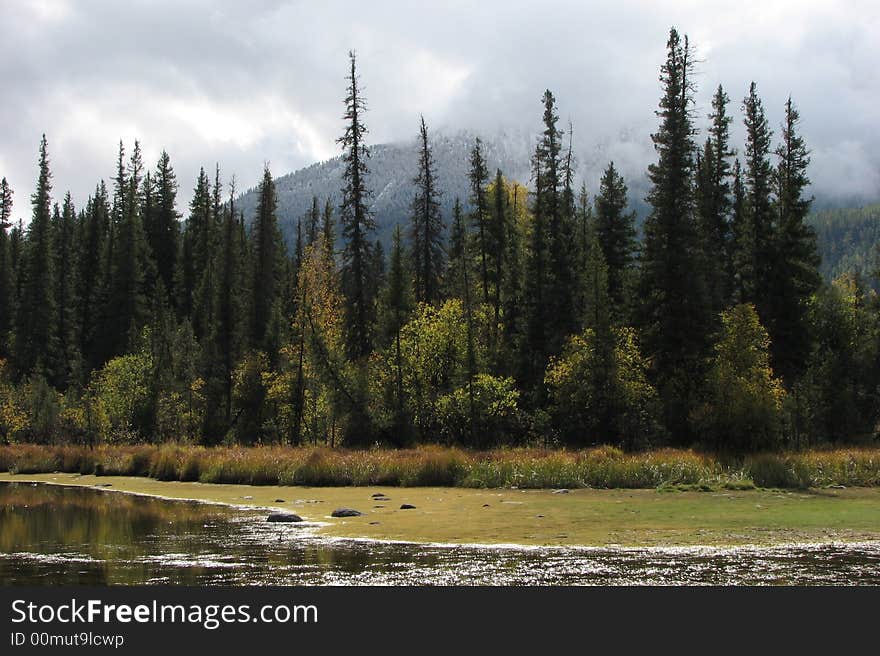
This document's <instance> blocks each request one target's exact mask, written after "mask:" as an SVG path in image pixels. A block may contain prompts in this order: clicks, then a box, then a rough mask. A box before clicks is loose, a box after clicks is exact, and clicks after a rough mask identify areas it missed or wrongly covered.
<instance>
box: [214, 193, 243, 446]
mask: <svg viewBox="0 0 880 656" xmlns="http://www.w3.org/2000/svg"><path fill="white" fill-rule="evenodd" d="M222 215H223V225H222V227H221V231H220V248H219V249H218V252H217V265H216V272H217V285H216V287H215V290H214V306H215V309H214V312H213V315H214V317H215V321H214V323H213V325H212V326H211V344H212V346H211V352H210V357H211V361H212V365H213V366H212V374H213V376H212V378H213V379H214V380H212V381H211V382H212V383H214V384H215V385H216V390H217V392H216V393H217V396H218V397H219V400H220V403H219V405H220V407H221V408H222V415H221V417H222V422H217V421H215V422H214V426H212V427H207V426H206V428H208V429H209V430H208V431H206V432H208V434H209V436H214V435H216V436H221V435H223V434H225V432H226V431H228V430H229V428H230V427H231V424H232V384H233V373H234V371H235V366H236V364H237V363H238V362H239V360H240V358H241V354H242V351H243V346H244V326H243V321H242V319H243V318H244V317H243V314H244V313H243V311H242V306H243V303H242V294H244V293H246V289H245V280H244V262H242V249H241V247H240V244H239V238H240V237H239V226H238V221H237V219H236V214H235V180H233V181H232V182H230V185H229V203H228V205H227V207H226V208H224V210H223V211H222ZM215 381H216V382H215Z"/></svg>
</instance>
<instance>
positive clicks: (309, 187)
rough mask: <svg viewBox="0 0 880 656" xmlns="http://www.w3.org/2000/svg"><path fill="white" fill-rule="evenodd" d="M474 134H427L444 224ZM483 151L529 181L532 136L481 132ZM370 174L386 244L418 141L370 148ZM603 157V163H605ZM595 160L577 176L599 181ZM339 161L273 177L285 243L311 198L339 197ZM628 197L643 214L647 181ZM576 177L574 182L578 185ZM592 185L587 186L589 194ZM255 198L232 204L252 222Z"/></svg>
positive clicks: (404, 213)
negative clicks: (439, 192)
mask: <svg viewBox="0 0 880 656" xmlns="http://www.w3.org/2000/svg"><path fill="white" fill-rule="evenodd" d="M475 139H476V135H475V134H473V133H471V132H466V131H460V132H456V133H453V134H449V135H447V134H444V133H442V132H436V133H435V134H434V136H433V137H432V139H431V146H432V149H433V155H434V162H435V166H436V173H437V187H438V189H440V190H441V192H442V197H441V205H442V211H443V216H444V219H445V220H446V222H447V224H448V223H449V217H450V216H451V214H452V206H453V204H454V203H455V199H456V197H458V198H460V199H461V201H462V203H463V204H464V205H467V199H468V196H469V195H470V184H469V182H468V171H469V169H470V153H471V149H472V148H473V146H474V140H475ZM481 139H482V141H483V155H484V157H485V158H486V163H487V165H488V170H489V174H490V177H493V176H494V175H495V170H496V169H499V168H500V169H501V171H502V173H503V174H504V176H505V177H506V178H507V179H512V180H516V181H518V182H519V183H521V184H523V185H528V184H529V180H530V177H531V172H530V160H531V155H532V153H533V152H534V147H535V139H536V137H535V136H534V135H532V134H528V133H526V132H503V131H502V132H498V133H497V134H496V135H493V136H481ZM370 152H371V157H370V161H369V167H370V176H369V178H368V180H367V183H368V185H369V187H370V189H372V190H373V200H372V205H371V209H372V212H373V216H374V217H375V220H376V237H377V238H378V239H380V240H382V241H383V243H384V244H385V245H386V246H387V245H388V244H389V243H390V241H391V233H392V231H393V229H394V226H395V225H397V224H398V223H401V224H404V225H405V224H406V223H407V222H408V221H409V218H410V204H411V202H412V198H413V193H414V191H415V190H414V187H413V183H412V180H413V178H414V177H415V174H416V166H417V162H418V144H417V143H416V140H415V139H412V140H411V141H408V142H400V143H389V144H378V145H373V146H371V147H370ZM606 164H607V162H603V163H601V167H604V166H605V165H606ZM599 166H600V165H599V164H598V162H597V163H596V164H595V165H590V166H587V167H584V168H585V169H587V170H584V171H578V174H579V176H578V180H580V179H581V178H586V179H587V180H597V179H598V177H599V175H600V174H601V168H599ZM342 172H343V163H342V159H341V157H334V158H332V159H329V160H327V161H324V162H318V163H316V164H312V165H311V166H308V167H306V168H303V169H300V170H299V171H295V172H294V173H289V174H287V175H284V176H281V177H279V178H277V179H276V181H275V183H276V192H277V196H278V218H279V224H280V226H281V231H282V234H284V237H285V239H286V240H287V243H288V245H292V243H293V239H294V235H295V234H296V222H297V221H298V220H299V219H301V218H302V217H303V216H304V215H305V214H306V212H307V211H308V210H309V208H310V207H311V204H312V197H313V196H317V197H318V199H319V201H320V202H321V204H322V206H323V203H324V200H325V199H326V198H328V197H329V198H330V199H331V200H332V202H333V204H334V205H335V206H337V207H338V206H339V203H340V201H341V194H340V191H339V190H340V189H341V187H342ZM627 183H628V184H630V196H631V202H632V204H633V207H634V208H635V209H636V211H637V213H638V214H639V215H640V216H642V215H644V214H645V213H646V212H645V205H644V201H642V200H641V199H642V198H644V196H645V192H646V188H647V186H646V185H647V183H646V181H644V182H642V181H635V182H633V181H630V180H627ZM579 184H580V182H578V185H579ZM593 191H595V190H593V189H591V190H590V192H591V193H592V192H593ZM258 202H259V197H258V191H257V189H250V190H249V191H247V192H246V193H244V194H243V195H242V196H241V197H240V198H239V200H237V201H236V206H237V207H238V208H241V209H242V210H243V211H244V213H245V217H246V219H247V220H248V221H250V220H251V219H252V218H253V216H254V215H255V213H256V210H257V206H258Z"/></svg>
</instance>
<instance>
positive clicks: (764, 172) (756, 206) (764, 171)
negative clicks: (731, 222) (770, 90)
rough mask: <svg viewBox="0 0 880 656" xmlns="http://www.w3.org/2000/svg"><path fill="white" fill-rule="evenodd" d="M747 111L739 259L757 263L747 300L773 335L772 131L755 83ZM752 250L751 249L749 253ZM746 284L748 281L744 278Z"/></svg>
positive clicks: (745, 289) (745, 295)
mask: <svg viewBox="0 0 880 656" xmlns="http://www.w3.org/2000/svg"><path fill="white" fill-rule="evenodd" d="M743 113H744V114H745V127H746V148H745V171H744V176H743V178H744V186H745V192H746V194H745V200H746V203H745V211H746V213H747V217H746V220H745V221H744V222H743V226H748V233H746V234H741V235H740V236H741V238H742V242H741V243H737V249H738V250H739V251H741V252H740V254H739V259H740V260H743V261H748V262H751V263H753V266H754V280H753V285H752V286H751V287H749V286H747V285H746V284H743V285H742V287H743V289H742V291H743V298H742V299H741V302H743V303H753V304H754V305H755V307H756V309H757V310H758V316H759V317H760V319H761V323H762V324H763V325H764V326H766V327H767V329H768V331H769V332H770V336H771V340H772V337H773V325H772V324H773V313H772V307H771V303H772V299H771V295H772V291H771V290H772V284H773V262H774V261H775V259H776V253H775V252H774V246H775V244H774V239H773V233H774V232H775V221H774V216H773V201H772V197H771V194H772V190H773V167H772V166H771V164H770V140H771V136H772V133H771V131H770V128H769V127H768V124H767V118H766V116H765V115H764V106H763V104H762V102H761V99H760V98H759V97H758V93H757V87H756V85H755V83H754V82H752V83H751V85H750V86H749V95H748V96H746V97H745V99H744V100H743ZM748 249H751V252H748ZM743 283H745V280H744V281H743Z"/></svg>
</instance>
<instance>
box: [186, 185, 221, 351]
mask: <svg viewBox="0 0 880 656" xmlns="http://www.w3.org/2000/svg"><path fill="white" fill-rule="evenodd" d="M213 205H214V200H213V193H212V191H211V182H210V180H209V179H208V174H207V173H205V169H204V168H201V169H200V170H199V177H198V179H197V181H196V187H195V190H194V191H193V198H192V200H191V201H190V212H189V218H188V219H187V222H186V231H185V232H184V236H183V262H182V268H183V285H182V287H183V288H182V290H181V291H182V293H183V299H182V304H181V309H182V310H183V315H184V316H188V317H189V318H190V321H191V322H192V326H193V330H194V332H195V335H196V339H198V340H201V339H203V338H204V337H205V335H207V333H208V330H209V328H210V303H211V292H210V290H211V288H212V287H213V256H212V253H213V248H214V242H215V237H216V235H215V225H214V223H215V222H214V210H213Z"/></svg>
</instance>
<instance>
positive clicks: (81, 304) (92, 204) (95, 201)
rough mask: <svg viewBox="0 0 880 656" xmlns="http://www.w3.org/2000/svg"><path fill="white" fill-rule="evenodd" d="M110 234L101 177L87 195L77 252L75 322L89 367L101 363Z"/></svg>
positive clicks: (105, 189) (105, 192) (104, 191)
mask: <svg viewBox="0 0 880 656" xmlns="http://www.w3.org/2000/svg"><path fill="white" fill-rule="evenodd" d="M109 237H110V205H109V198H108V196H107V187H106V185H105V184H104V182H103V181H102V182H101V183H99V184H98V185H97V186H96V187H95V194H94V196H92V197H90V198H89V199H88V203H87V204H86V209H85V212H84V214H83V217H82V220H81V222H80V238H79V240H78V241H79V252H78V258H77V283H78V286H79V288H78V293H77V302H78V313H79V316H78V324H79V327H80V350H81V352H82V354H83V359H84V361H85V365H86V368H87V369H88V370H91V369H94V368H97V367H99V366H100V365H101V364H103V360H102V359H101V357H102V352H103V348H101V346H100V345H99V344H98V343H97V340H98V339H99V338H100V331H99V325H100V321H101V318H102V315H103V307H102V305H101V303H102V299H103V295H102V291H101V290H102V289H104V287H105V282H104V277H103V271H104V266H103V263H104V250H105V248H106V246H107V242H108V240H109Z"/></svg>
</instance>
